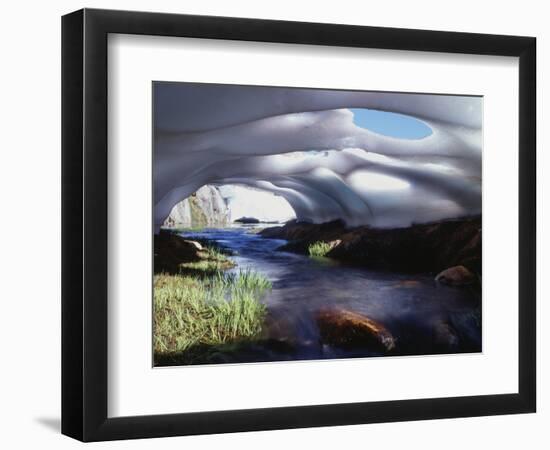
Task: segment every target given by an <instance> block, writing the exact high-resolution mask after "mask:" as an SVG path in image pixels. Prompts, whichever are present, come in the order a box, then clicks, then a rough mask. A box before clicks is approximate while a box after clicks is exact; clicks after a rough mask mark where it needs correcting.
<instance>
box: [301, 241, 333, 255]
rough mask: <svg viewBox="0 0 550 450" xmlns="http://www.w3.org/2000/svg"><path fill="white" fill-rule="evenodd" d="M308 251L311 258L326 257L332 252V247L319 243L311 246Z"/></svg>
mask: <svg viewBox="0 0 550 450" xmlns="http://www.w3.org/2000/svg"><path fill="white" fill-rule="evenodd" d="M307 250H308V253H309V256H325V255H326V254H327V253H328V252H329V251H330V250H331V246H330V244H327V243H326V242H322V241H318V242H314V243H313V244H310V245H309V247H308V249H307Z"/></svg>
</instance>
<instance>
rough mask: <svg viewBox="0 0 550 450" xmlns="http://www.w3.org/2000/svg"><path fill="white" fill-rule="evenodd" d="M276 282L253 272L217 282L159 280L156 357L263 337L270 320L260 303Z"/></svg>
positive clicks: (162, 276) (163, 277) (222, 276)
mask: <svg viewBox="0 0 550 450" xmlns="http://www.w3.org/2000/svg"><path fill="white" fill-rule="evenodd" d="M269 289H271V282H270V281H269V280H268V279H267V278H265V277H264V276H263V275H260V274H257V273H255V272H252V271H244V272H240V273H238V274H224V273H222V272H217V273H216V274H215V275H214V276H212V277H204V278H200V277H192V276H185V275H166V274H159V275H156V276H155V277H154V352H155V356H162V355H167V354H174V353H178V352H184V351H186V350H188V349H190V348H192V347H194V346H197V345H218V344H224V343H229V342H236V341H239V340H243V339H250V338H254V337H256V336H258V335H259V334H260V332H261V330H262V325H263V322H264V319H265V315H266V308H265V305H264V304H263V303H261V301H260V298H261V296H262V295H263V293H264V292H265V291H266V290H269Z"/></svg>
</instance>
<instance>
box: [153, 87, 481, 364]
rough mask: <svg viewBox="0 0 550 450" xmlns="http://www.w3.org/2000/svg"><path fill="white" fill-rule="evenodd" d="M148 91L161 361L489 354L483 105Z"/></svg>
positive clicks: (272, 92)
mask: <svg viewBox="0 0 550 450" xmlns="http://www.w3.org/2000/svg"><path fill="white" fill-rule="evenodd" d="M152 96H153V98H152V105H153V111H152V122H153V123H152V127H153V143H152V153H153V191H154V192H153V211H152V229H153V234H154V236H153V257H152V259H153V293H152V303H153V304H152V309H153V324H152V330H153V336H152V354H153V364H154V366H155V367H162V366H187V365H199V364H209V365H216V364H228V363H233V364H235V363H239V364H242V363H258V362H274V361H287V362H288V361H304V360H327V359H330V360H335V359H344V358H370V357H392V356H393V357H395V356H411V355H442V354H445V355H449V354H461V353H478V352H482V295H481V293H482V288H481V286H482V256H481V253H482V217H481V207H482V142H483V123H482V117H483V97H482V96H473V95H460V94H455V93H452V94H451V93H408V92H378V91H353V90H336V89H316V88H297V87H275V86H246V85H229V84H205V83H186V82H170V81H153V82H152Z"/></svg>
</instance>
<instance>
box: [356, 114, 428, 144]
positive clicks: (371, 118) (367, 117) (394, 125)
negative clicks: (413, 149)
mask: <svg viewBox="0 0 550 450" xmlns="http://www.w3.org/2000/svg"><path fill="white" fill-rule="evenodd" d="M350 111H351V112H352V113H353V122H354V123H355V125H357V126H359V127H361V128H366V129H368V130H370V131H374V132H375V133H378V134H383V135H385V136H391V137H395V138H400V139H422V138H424V137H426V136H429V135H430V134H432V130H431V129H430V127H428V126H427V125H425V124H424V123H423V122H421V121H420V120H417V119H415V118H413V117H409V116H405V115H403V114H396V113H390V112H385V111H376V110H374V109H363V108H353V109H350Z"/></svg>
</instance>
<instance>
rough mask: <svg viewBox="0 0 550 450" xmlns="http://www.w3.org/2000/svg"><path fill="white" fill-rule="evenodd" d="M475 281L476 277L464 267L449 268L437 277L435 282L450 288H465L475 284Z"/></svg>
mask: <svg viewBox="0 0 550 450" xmlns="http://www.w3.org/2000/svg"><path fill="white" fill-rule="evenodd" d="M475 280H476V276H475V275H474V274H473V273H472V272H470V270H468V269H467V268H466V267H464V266H462V265H461V266H454V267H449V268H448V269H445V270H443V271H442V272H440V273H438V274H437V276H436V277H435V281H437V282H439V283H443V284H448V285H450V286H464V285H467V284H472V283H474V282H475Z"/></svg>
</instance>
